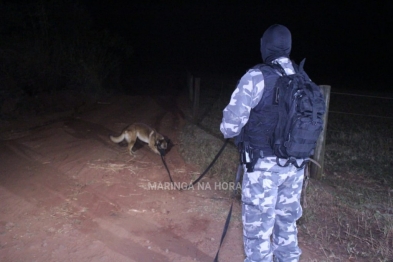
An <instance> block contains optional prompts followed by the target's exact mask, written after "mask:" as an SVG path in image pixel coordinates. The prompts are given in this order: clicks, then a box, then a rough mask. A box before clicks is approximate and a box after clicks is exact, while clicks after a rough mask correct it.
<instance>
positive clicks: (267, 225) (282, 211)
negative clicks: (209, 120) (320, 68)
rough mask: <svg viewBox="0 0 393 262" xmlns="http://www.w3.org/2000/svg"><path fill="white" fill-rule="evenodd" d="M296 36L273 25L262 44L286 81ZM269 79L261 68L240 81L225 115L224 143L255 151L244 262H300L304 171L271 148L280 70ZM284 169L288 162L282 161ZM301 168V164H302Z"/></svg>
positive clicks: (248, 177) (248, 174)
mask: <svg viewBox="0 0 393 262" xmlns="http://www.w3.org/2000/svg"><path fill="white" fill-rule="evenodd" d="M291 47H292V37H291V33H290V31H289V30H288V28H286V27H285V26H283V25H278V24H275V25H272V26H270V27H269V28H268V29H267V30H266V31H265V32H264V34H263V36H262V38H261V54H262V59H263V62H264V63H265V64H279V65H281V67H282V68H283V69H284V70H285V73H286V74H287V75H291V74H294V73H295V70H294V65H293V64H292V62H291V60H290V58H289V55H290V52H291ZM271 71H272V72H273V73H271V74H266V75H264V74H263V73H262V71H261V70H260V69H259V67H258V66H256V67H254V68H251V69H249V70H248V71H247V72H246V73H245V74H244V75H243V76H242V78H241V79H240V81H239V83H238V85H237V87H236V89H235V91H234V92H233V94H232V97H231V100H230V102H229V104H228V105H227V107H226V108H225V109H224V111H223V119H222V123H221V125H220V130H221V132H222V133H223V135H224V137H225V138H232V137H237V136H239V135H240V134H241V135H242V136H244V137H246V138H247V139H245V140H247V141H249V145H250V147H251V148H253V154H254V160H255V161H254V162H253V163H252V165H245V166H244V168H245V169H246V170H245V172H244V175H243V183H242V221H243V240H244V250H245V254H246V259H245V260H244V261H245V262H251V261H269V262H270V261H272V259H273V258H274V261H280V262H284V261H285V262H291V261H299V258H300V255H301V250H300V248H299V247H298V240H297V227H296V221H297V220H298V219H299V218H300V217H301V215H302V207H301V205H300V195H301V190H302V184H303V175H304V169H303V168H296V167H295V166H294V165H293V164H289V165H288V166H286V167H281V166H280V165H278V164H277V162H276V156H275V155H274V153H273V150H272V148H271V146H270V139H269V138H270V137H271V135H272V134H273V130H274V127H275V125H276V123H277V121H278V116H277V115H278V114H274V113H273V114H272V113H271V112H272V108H273V107H274V106H275V105H274V102H272V101H273V98H274V97H275V96H277V95H278V94H275V93H274V84H275V80H276V79H277V78H278V76H277V75H281V73H280V71H279V70H275V69H271ZM278 161H282V162H283V163H282V164H284V163H285V161H286V160H285V159H281V160H280V159H279V160H278ZM299 161H300V162H301V161H302V160H299Z"/></svg>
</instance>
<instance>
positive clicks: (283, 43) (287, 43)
mask: <svg viewBox="0 0 393 262" xmlns="http://www.w3.org/2000/svg"><path fill="white" fill-rule="evenodd" d="M291 48H292V36H291V32H290V31H289V29H288V28H286V27H285V26H283V25H278V24H275V25H272V26H270V27H269V28H268V29H266V31H265V33H264V34H263V36H262V38H261V54H262V60H263V62H264V63H270V62H271V61H273V60H274V59H277V58H279V57H287V58H289V55H290V53H291Z"/></svg>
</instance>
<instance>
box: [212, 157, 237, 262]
mask: <svg viewBox="0 0 393 262" xmlns="http://www.w3.org/2000/svg"><path fill="white" fill-rule="evenodd" d="M242 172H243V166H242V165H241V164H239V166H238V167H237V173H236V181H235V189H234V191H233V193H232V203H231V208H230V209H229V213H228V216H227V220H226V221H225V225H224V229H223V231H222V235H221V241H220V246H219V247H218V250H217V254H216V257H215V258H214V262H218V254H219V253H220V248H221V245H222V242H223V241H224V238H225V235H226V234H227V231H228V226H229V221H230V220H231V216H232V208H233V200H234V198H235V196H236V191H237V185H238V184H239V183H240V177H241V174H242Z"/></svg>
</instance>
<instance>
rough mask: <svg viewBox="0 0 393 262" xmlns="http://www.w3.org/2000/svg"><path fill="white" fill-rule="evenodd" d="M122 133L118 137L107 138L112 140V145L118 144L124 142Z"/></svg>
mask: <svg viewBox="0 0 393 262" xmlns="http://www.w3.org/2000/svg"><path fill="white" fill-rule="evenodd" d="M124 136H125V135H124V132H123V133H122V134H121V135H120V136H117V137H115V136H109V138H110V139H111V140H112V142H113V143H120V142H121V141H123V140H124Z"/></svg>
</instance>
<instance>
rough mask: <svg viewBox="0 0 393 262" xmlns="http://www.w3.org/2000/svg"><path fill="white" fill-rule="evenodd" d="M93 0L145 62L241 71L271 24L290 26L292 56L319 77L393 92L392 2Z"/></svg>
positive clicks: (100, 17) (97, 16)
mask: <svg viewBox="0 0 393 262" xmlns="http://www.w3.org/2000/svg"><path fill="white" fill-rule="evenodd" d="M140 2H141V3H131V1H124V2H122V1H89V0H85V4H86V8H87V9H88V10H89V11H90V12H91V13H92V14H93V17H94V22H95V25H96V26H97V27H99V28H106V29H108V30H111V31H115V32H117V33H119V34H121V35H122V36H124V37H125V38H127V39H128V40H129V41H130V43H131V44H132V45H133V47H134V49H135V57H134V59H135V62H136V63H138V66H140V67H141V68H144V67H149V66H154V68H160V67H163V68H164V67H165V68H168V67H173V68H190V69H191V70H207V71H210V72H219V73H224V74H229V75H232V76H234V77H240V76H241V75H242V74H243V73H244V72H245V71H246V70H247V69H248V68H249V67H251V66H253V65H255V64H257V63H260V62H261V55H260V51H259V41H260V37H261V36H262V34H263V32H264V30H265V29H266V28H267V27H269V26H270V25H272V24H274V23H280V24H283V25H285V26H287V27H288V28H289V29H290V30H291V32H292V38H293V47H292V54H291V58H292V59H294V60H295V61H296V62H298V63H299V62H300V61H301V59H302V58H307V60H306V65H305V69H306V71H307V72H308V74H309V75H310V77H311V78H312V79H313V80H314V81H315V82H317V84H330V85H332V87H333V88H336V89H337V88H340V89H363V90H369V89H372V90H377V91H381V90H387V91H389V92H391V91H390V90H391V89H390V88H392V84H391V73H390V71H391V70H392V69H391V68H390V67H391V64H390V59H391V58H392V57H393V56H392V55H393V52H392V46H393V43H392V42H393V40H392V38H393V33H392V25H393V21H392V20H393V19H392V16H393V11H392V10H393V3H392V1H389V0H386V1H350V0H342V1H301V0H297V1H296V0H295V1H281V0H276V1H263V0H260V1H255V0H254V1H251V0H250V1H222V0H211V1H159V0H156V1H152V0H150V1H149V0H146V1H140Z"/></svg>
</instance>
